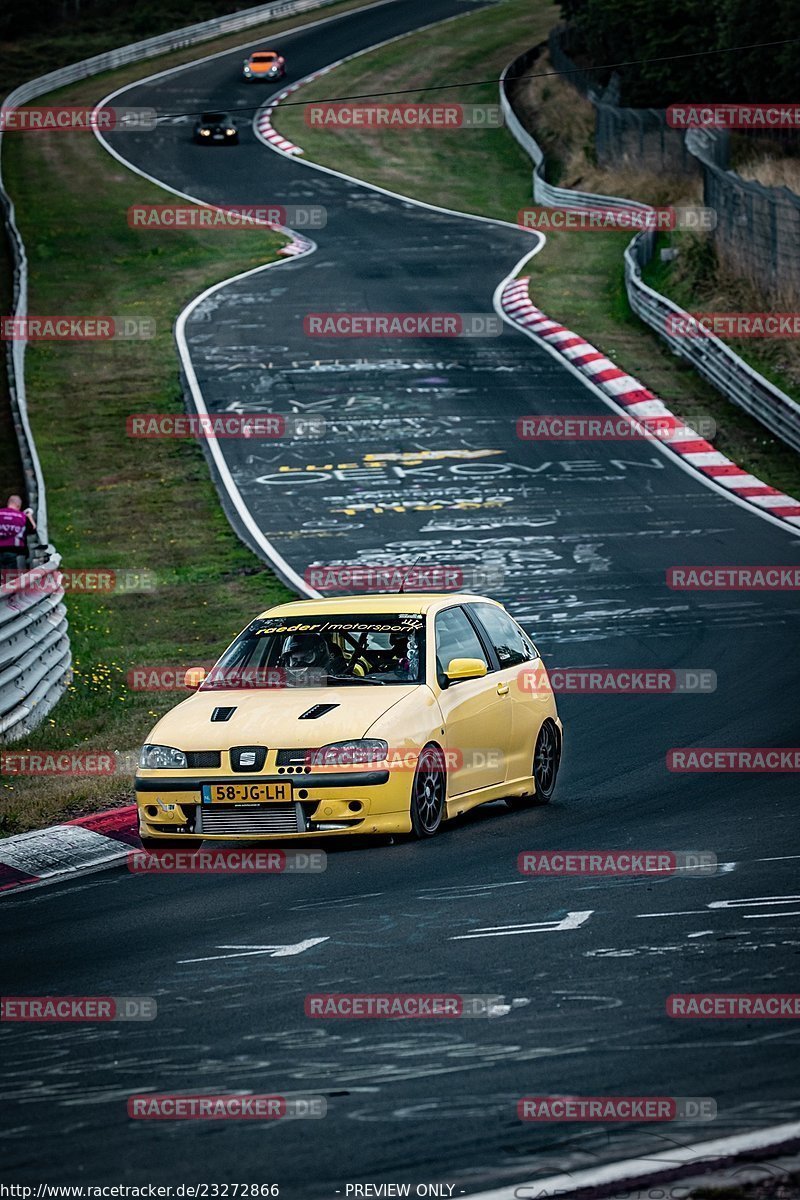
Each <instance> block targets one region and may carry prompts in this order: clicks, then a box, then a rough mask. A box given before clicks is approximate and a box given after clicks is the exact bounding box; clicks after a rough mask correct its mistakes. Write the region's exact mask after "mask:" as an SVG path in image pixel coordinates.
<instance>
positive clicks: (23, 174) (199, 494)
mask: <svg viewBox="0 0 800 1200" xmlns="http://www.w3.org/2000/svg"><path fill="white" fill-rule="evenodd" d="M97 94H98V92H97V90H96V88H90V87H89V85H86V84H84V85H82V87H81V88H76V89H74V90H73V91H72V92H70V93H69V95H68V96H65V97H64V99H65V100H67V99H68V100H69V102H70V103H76V104H79V103H83V102H86V101H87V100H88V99H89V97H90V95H91V96H92V97H94V96H96V95H97ZM4 150H5V153H4V167H5V171H6V178H7V187H8V189H9V191H10V193H11V194H12V195H13V198H14V200H15V203H16V206H17V213H18V222H19V225H20V229H21V232H22V235H23V237H24V239H25V242H26V246H27V248H28V255H29V260H30V272H31V284H30V302H29V310H30V312H31V313H71V314H112V315H134V316H136V315H138V316H147V317H151V318H153V319H154V320H155V323H156V330H157V334H156V336H155V338H153V339H151V340H147V341H131V342H107V343H102V342H97V343H88V342H87V343H38V344H31V345H30V346H29V349H28V355H27V371H26V375H27V385H28V398H29V406H30V415H31V423H32V427H33V431H34V436H35V438H36V442H37V446H38V450H39V454H40V457H41V460H42V467H43V471H44V477H45V479H46V481H47V497H48V510H49V521H50V537H51V540H52V541H53V542H54V543H55V545H56V546H57V547H58V549H59V551H60V553H61V555H62V557H63V560H64V564H65V565H66V566H69V567H75V568H91V567H108V568H111V569H123V568H139V569H147V570H150V571H154V572H155V573H156V576H157V578H158V580H159V585H158V587H157V589H156V590H155V591H153V592H144V593H140V594H127V595H122V594H120V595H117V594H107V595H106V594H99V593H96V594H94V595H88V596H85V597H77V596H74V597H70V598H69V599H68V602H67V608H68V613H69V620H70V631H71V638H72V646H73V654H74V659H75V679H74V683H73V685H72V687H71V688H70V691H69V693H68V694H67V696H66V697H65V698H64V699H63V700H62V701H61V703H60V704H59V705H58V706H57V707H56V709H55V710H54V711H53V713H52V714H51V715H50V717H49V718H47V719H46V721H45V723H44V725H43V726H41V727H40V728H39V729H38V730H37V731H36V732H35V733H34V734H33V735H32V736H31V737H30V738H29V739H27V740H26V741H25V742H24V743H21V744H19V745H18V746H16V747H15V749H19V750H24V749H28V748H31V749H39V748H42V749H54V750H56V749H66V748H75V747H80V748H94V749H103V750H118V751H129V750H131V749H133V748H135V747H136V746H138V745H139V744H140V743H141V741H142V740H143V739H144V737H145V735H146V733H147V730H148V728H149V726H150V725H151V724H152V723H153V720H154V718H155V717H156V716H157V715H159V714H160V713H162V712H164V711H165V710H166V709H168V708H169V707H171V705H172V704H173V703H174V702H175V701H176V700H177V699H179V698H180V694H175V695H168V694H152V693H142V692H134V691H131V690H129V689H128V687H127V684H126V676H127V672H128V670H129V669H130V668H132V667H135V666H140V665H143V664H175V665H182V664H183V665H190V664H191V663H194V662H198V661H201V662H202V661H205V660H208V659H213V658H214V657H216V655H217V654H218V653H219V652H220V650H221V649H222V648H223V647H224V646H225V645H226V644H227V643H228V641H230V639H231V638H232V636H233V635H234V634H235V633H236V632H237V631H238V629H239V628H240V627H241V626H242V625H243V624H245V623H246V622H247V620H249V619H250V618H251V617H252V616H253V615H254V614H255V613H257V612H258V611H260V610H261V609H263V608H266V607H267V606H269V605H270V604H273V603H277V602H280V601H282V600H285V599H286V598H288V596H289V593H288V591H287V590H286V589H285V588H284V587H283V585H282V584H280V583H279V581H278V580H277V579H276V578H275V577H274V576H273V575H272V574H271V572H269V571H268V570H266V568H264V567H263V566H262V564H261V563H259V562H258V561H257V560H256V559H255V558H254V556H253V555H252V554H251V553H250V552H249V551H248V550H247V549H246V548H245V547H244V546H243V545H242V544H241V543H240V542H239V541H238V539H237V538H236V536H235V535H234V534H233V532H232V530H231V529H230V527H229V525H228V522H227V520H226V518H225V516H224V515H223V513H222V510H221V508H220V505H219V502H218V499H217V495H216V492H215V490H214V487H213V485H212V483H211V481H210V479H209V473H208V468H207V466H206V462H205V459H204V457H203V453H202V451H201V449H200V447H199V446H198V445H197V444H196V443H194V442H188V441H187V442H184V441H172V440H163V441H162V440H156V441H141V440H136V439H132V438H129V437H128V436H127V434H126V427H125V420H126V417H127V416H128V414H129V413H131V412H135V411H146V412H149V411H154V412H176V411H182V410H183V401H182V395H181V388H180V383H179V375H178V359H177V353H176V350H175V346H174V342H173V334H172V326H173V323H174V320H175V317H176V316H177V314H178V312H179V311H180V309H181V308H182V307H183V306H184V305H185V304H186V303H187V302H188V301H189V300H190V299H191V298H192V297H193V296H195V295H196V294H197V293H198V292H199V291H201V290H202V289H204V288H205V287H207V286H209V285H210V284H212V283H214V282H217V281H219V280H222V279H225V278H227V277H228V276H230V275H233V274H236V273H237V272H239V271H243V270H247V269H248V268H251V267H254V266H257V265H260V264H262V263H264V262H267V261H270V260H271V259H274V258H275V257H276V252H277V251H278V249H279V248H280V247H281V246H282V245H284V244H285V238H282V237H280V236H279V235H276V234H273V233H271V232H270V231H264V230H252V231H235V232H227V233H220V232H212V233H191V232H189V233H187V232H183V231H181V232H161V233H157V232H152V231H151V232H143V231H139V230H134V229H131V228H129V226H128V224H127V220H126V210H127V209H128V207H129V206H130V205H131V204H133V203H135V202H154V203H158V202H161V203H163V202H165V201H166V200H168V199H169V196H168V195H167V194H165V193H164V192H163V191H161V190H160V189H158V188H156V187H155V186H153V185H151V184H149V183H147V182H146V181H144V180H142V179H140V178H139V177H137V176H135V175H133V174H132V173H130V172H128V171H126V170H125V169H124V168H123V167H122V166H121V165H119V164H118V163H116V162H115V161H114V160H113V159H111V158H109V156H108V155H107V154H106V152H105V151H104V150H103V149H102V148H101V147H100V146H99V145H98V143H97V142H96V141H95V139H94V138H93V137H92V136H91V135H88V134H81V133H78V134H70V135H68V136H67V135H49V134H37V135H36V137H30V138H25V137H24V135H13V136H11V137H9V138H8V140H7V142H6V145H5V147H4ZM130 799H131V790H130V779H129V777H113V776H111V777H107V778H99V777H98V778H87V779H85V780H79V779H51V780H48V779H43V778H40V779H37V778H26V777H22V776H19V777H10V776H8V775H7V776H5V777H4V778H3V780H2V784H1V785H0V834H3V835H7V834H10V833H14V832H18V831H20V830H24V829H29V828H35V827H38V826H41V825H46V824H50V823H52V822H53V821H56V820H59V819H64V818H65V817H67V816H70V815H75V814H77V813H80V812H85V811H90V810H92V809H97V808H102V807H107V806H109V805H110V804H116V803H129V802H130Z"/></svg>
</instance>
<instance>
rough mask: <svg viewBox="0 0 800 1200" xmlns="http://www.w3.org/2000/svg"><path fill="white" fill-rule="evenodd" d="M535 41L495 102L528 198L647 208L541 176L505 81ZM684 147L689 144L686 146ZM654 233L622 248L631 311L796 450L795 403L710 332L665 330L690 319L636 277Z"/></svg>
mask: <svg viewBox="0 0 800 1200" xmlns="http://www.w3.org/2000/svg"><path fill="white" fill-rule="evenodd" d="M541 50H542V47H541V46H537V47H535V48H534V49H533V50H528V51H526V53H525V54H521V55H520V56H519V57H518V58H516V59H514V61H513V62H512V63H509V65H508V66H507V67H506V69H505V70H504V71H503V74H502V76H501V78H500V105H501V108H502V109H503V113H504V117H505V122H506V125H507V126H508V129H509V131H510V133H511V134H512V136H513V137H514V138H515V139H516V141H517V142H519V144H520V146H522V148H523V149H524V150H525V151H526V153H527V154H528V155H529V156H530V158H531V159H532V160H533V164H534V167H533V188H532V191H533V200H534V203H536V204H541V205H543V206H544V207H547V208H602V209H614V208H621V207H625V208H634V209H640V210H647V209H648V208H649V207H650V206H649V205H647V204H642V203H640V202H639V201H637V200H626V199H623V198H622V197H620V196H601V195H594V194H593V193H591V192H577V191H573V190H571V189H569V188H559V187H554V186H553V185H552V184H549V183H548V182H547V180H546V179H545V164H544V152H543V151H542V148H541V146H540V145H539V144H538V142H537V141H536V139H535V138H534V137H533V136H532V135H531V134H530V133H529V132H528V130H527V129H525V128H524V126H523V125H522V123H521V122H520V120H519V118H518V117H517V115H516V113H515V112H514V109H513V107H512V104H511V101H510V100H509V98H508V94H507V89H506V81H507V79H509V78H510V79H513V78H515V77H518V76H522V75H526V74H528V73H529V72H530V68H531V65H532V63H533V62H534V61H535V60H536V58H537V57H538V55H539V54H540V52H541ZM689 149H690V152H691V150H692V147H691V146H690V147H689ZM655 246H656V235H655V231H653V230H646V231H645V232H643V233H638V234H636V236H635V237H634V238H633V239H632V240H631V242H630V244H629V245H628V247H627V249H626V251H625V290H626V291H627V293H628V301H629V303H630V306H631V308H632V309H633V311H634V312H635V313H636V315H637V316H638V317H639V318H640V319H641V320H642V321H644V322H645V324H647V325H649V326H650V328H651V329H653V330H655V332H656V333H657V334H658V335H659V337H661V338H662V339H663V340H664V341H665V342H667V344H668V345H669V347H670V349H671V350H672V351H673V353H675V354H678V355H680V357H681V358H684V359H686V360H687V361H688V362H690V363H691V364H692V366H693V367H694V368H695V370H696V371H697V372H698V374H700V375H702V376H703V378H704V379H707V380H708V381H709V383H711V384H713V386H714V387H715V388H717V389H718V390H719V391H720V392H722V394H723V395H724V396H725V397H726V398H727V399H728V400H731V401H733V403H734V404H738V405H739V407H740V408H743V409H744V410H745V412H747V413H749V414H750V416H751V417H755V419H756V420H757V421H760V422H761V424H762V425H763V426H764V427H765V428H766V429H769V431H770V432H771V433H774V434H775V436H776V437H779V438H780V439H781V441H783V442H785V443H786V444H787V445H788V446H791V447H792V449H793V450H797V451H800V404H798V403H797V402H796V401H795V400H793V399H792V398H791V396H787V395H786V393H785V392H782V391H781V389H780V388H778V387H776V386H775V384H773V383H770V382H769V380H768V379H765V378H764V376H763V375H759V373H758V372H757V371H755V370H753V368H752V367H750V366H749V365H748V364H747V363H746V362H745V361H744V360H743V359H742V358H740V357H739V355H738V354H736V353H734V351H733V350H731V348H730V347H729V346H727V345H726V344H725V343H724V342H722V341H720V339H719V338H717V337H714V336H712V335H708V336H703V337H680V336H676V335H674V334H671V333H669V331H668V327H667V318H668V317H670V316H677V317H681V318H683V319H684V320H686V321H690V320H691V318H690V317H689V314H688V313H687V312H685V311H684V309H682V308H679V307H678V305H677V304H674V303H673V302H672V301H671V300H668V299H667V297H666V296H662V295H661V293H660V292H657V291H655V290H654V289H653V288H651V287H648V285H647V284H646V283H644V281H643V280H642V267H644V266H645V265H646V264H647V263H648V262H650V261H651V260H652V258H653V255H654V253H655Z"/></svg>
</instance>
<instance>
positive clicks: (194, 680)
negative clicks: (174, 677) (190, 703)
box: [183, 667, 206, 692]
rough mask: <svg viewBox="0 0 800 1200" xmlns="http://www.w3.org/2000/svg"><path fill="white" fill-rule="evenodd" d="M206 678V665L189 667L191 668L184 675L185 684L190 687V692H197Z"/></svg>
mask: <svg viewBox="0 0 800 1200" xmlns="http://www.w3.org/2000/svg"><path fill="white" fill-rule="evenodd" d="M205 678H206V669H205V667H189V670H188V671H187V672H186V674H185V675H184V677H183V686H184V687H185V688H188V689H189V691H190V692H196V691H197V689H198V688H199V687H200V684H201V683H203V681H204V680H205Z"/></svg>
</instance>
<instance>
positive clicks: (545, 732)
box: [506, 721, 561, 808]
mask: <svg viewBox="0 0 800 1200" xmlns="http://www.w3.org/2000/svg"><path fill="white" fill-rule="evenodd" d="M560 757H561V749H560V746H559V742H558V730H557V729H556V727H555V725H554V724H553V722H552V721H545V722H544V724H543V725H542V728H541V729H540V730H539V736H538V737H537V739H536V746H535V748H534V751H533V770H532V772H531V773H532V775H533V782H534V783H535V784H536V792H535V793H534V794H533V795H532V796H509V797H508V799H507V800H506V803H507V804H508V806H509V808H531V807H532V806H533V805H534V804H549V803H550V801H551V800H552V798H553V792H554V791H555V790H556V776H557V775H558V765H559V760H560Z"/></svg>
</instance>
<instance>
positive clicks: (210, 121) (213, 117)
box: [200, 112, 228, 125]
mask: <svg viewBox="0 0 800 1200" xmlns="http://www.w3.org/2000/svg"><path fill="white" fill-rule="evenodd" d="M227 119H228V118H227V117H226V116H225V113H219V112H208V113H203V115H202V116H201V118H200V120H201V121H203V122H204V124H206V125H221V124H222V123H223V121H227Z"/></svg>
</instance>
